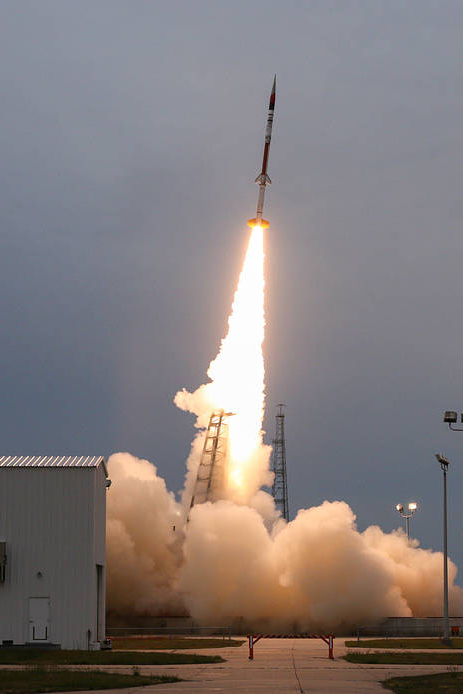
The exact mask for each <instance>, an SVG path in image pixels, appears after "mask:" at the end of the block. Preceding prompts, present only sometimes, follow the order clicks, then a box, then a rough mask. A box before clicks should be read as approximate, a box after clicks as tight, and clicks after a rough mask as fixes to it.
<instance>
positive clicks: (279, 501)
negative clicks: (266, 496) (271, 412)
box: [271, 403, 289, 521]
mask: <svg viewBox="0 0 463 694" xmlns="http://www.w3.org/2000/svg"><path fill="white" fill-rule="evenodd" d="M283 408H284V405H283V404H281V403H280V404H279V405H278V411H277V414H276V417H275V420H276V427H275V438H274V439H273V441H272V444H273V452H272V463H271V470H272V472H273V473H274V475H275V477H274V479H273V486H272V495H273V498H274V499H275V506H276V507H277V509H279V510H280V511H281V515H282V516H283V518H285V520H287V521H289V505H288V482H287V477H286V440H285V414H284V411H283Z"/></svg>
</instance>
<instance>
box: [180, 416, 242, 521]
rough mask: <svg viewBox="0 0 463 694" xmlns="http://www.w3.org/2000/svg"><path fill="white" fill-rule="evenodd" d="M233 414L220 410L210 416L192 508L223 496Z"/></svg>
mask: <svg viewBox="0 0 463 694" xmlns="http://www.w3.org/2000/svg"><path fill="white" fill-rule="evenodd" d="M231 415H232V413H231V412H224V410H219V411H217V412H213V413H212V414H211V416H210V419H209V425H208V427H207V431H206V438H205V439H204V446H203V452H202V454H201V460H200V461H199V467H198V474H197V477H196V482H195V486H194V489H193V496H192V498H191V505H190V508H192V507H193V506H195V505H196V504H204V503H206V501H217V500H218V499H220V498H222V496H223V489H224V483H225V468H226V464H227V457H228V425H227V418H228V417H231Z"/></svg>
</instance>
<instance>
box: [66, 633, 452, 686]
mask: <svg viewBox="0 0 463 694" xmlns="http://www.w3.org/2000/svg"><path fill="white" fill-rule="evenodd" d="M347 650H348V649H346V648H345V645H344V639H336V640H335V642H334V655H335V660H329V659H328V646H327V645H326V644H325V643H324V642H323V641H320V640H309V639H261V640H260V641H259V642H258V643H257V644H256V646H255V647H254V660H253V661H250V660H249V659H248V647H247V643H245V644H243V645H242V646H241V647H239V648H237V647H234V648H219V649H202V650H201V653H204V654H208V655H221V656H222V657H223V658H225V659H226V662H225V663H215V664H202V665H168V666H166V665H164V666H151V665H141V666H139V667H138V670H139V671H140V673H141V674H143V675H144V674H159V675H175V676H177V677H180V678H182V679H183V680H184V681H183V682H177V683H171V684H160V685H153V686H152V687H144V688H142V689H140V688H137V687H132V688H130V689H114V690H108V689H106V690H104V691H105V692H106V694H124V693H127V694H128V693H129V692H130V693H131V694H133V693H135V692H139V693H140V694H141V692H143V694H169V693H170V694H184V693H185V694H188V692H190V693H191V694H193V693H194V694H202V693H203V692H205V693H207V692H220V693H221V694H337V693H339V694H384V691H385V690H384V689H383V687H382V686H381V684H380V682H381V681H382V680H384V679H387V678H388V677H397V676H399V677H400V676H404V675H415V674H416V675H420V674H431V673H433V672H446V670H447V668H446V666H434V665H412V666H410V665H363V664H362V665H357V664H354V663H348V662H346V661H345V660H342V659H341V658H340V656H342V655H344V654H345V653H346V652H347ZM68 667H70V668H71V669H78V667H77V666H68ZM79 667H83V668H84V669H85V668H89V667H92V668H95V669H99V670H104V671H106V672H128V673H131V672H132V671H133V666H128V665H111V666H102V665H98V666H88V665H83V666H79ZM77 694H83V693H77ZM102 694H103V692H102Z"/></svg>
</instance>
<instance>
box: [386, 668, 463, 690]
mask: <svg viewBox="0 0 463 694" xmlns="http://www.w3.org/2000/svg"><path fill="white" fill-rule="evenodd" d="M381 684H382V685H383V687H385V688H386V689H391V690H392V691H393V692H395V693H396V694H439V692H442V693H443V694H444V693H445V694H462V693H463V673H461V672H458V673H457V672H445V673H443V674H439V675H420V676H418V677H416V676H413V677H393V678H392V679H390V680H386V681H384V682H381Z"/></svg>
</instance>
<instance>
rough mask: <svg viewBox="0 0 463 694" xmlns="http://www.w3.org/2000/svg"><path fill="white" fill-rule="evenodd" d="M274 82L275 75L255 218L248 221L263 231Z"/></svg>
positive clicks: (259, 177)
mask: <svg viewBox="0 0 463 694" xmlns="http://www.w3.org/2000/svg"><path fill="white" fill-rule="evenodd" d="M276 82H277V78H276V75H275V77H274V80H273V86H272V93H271V94H270V102H269V105H268V115H267V125H266V127H265V140H264V156H263V159H262V171H261V172H260V174H259V175H258V176H257V178H256V181H255V182H256V183H257V184H258V186H259V195H258V198H257V212H256V216H255V217H254V218H253V219H250V220H249V221H248V225H249V226H250V227H256V226H260V227H262V228H263V229H267V228H268V226H269V223H268V222H267V220H266V219H263V217H262V213H263V210H264V197H265V188H266V186H267V185H268V184H269V183H271V182H272V181H271V180H270V177H269V175H268V173H267V167H268V157H269V152H270V142H271V140H272V126H273V114H274V112H275V96H276Z"/></svg>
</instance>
